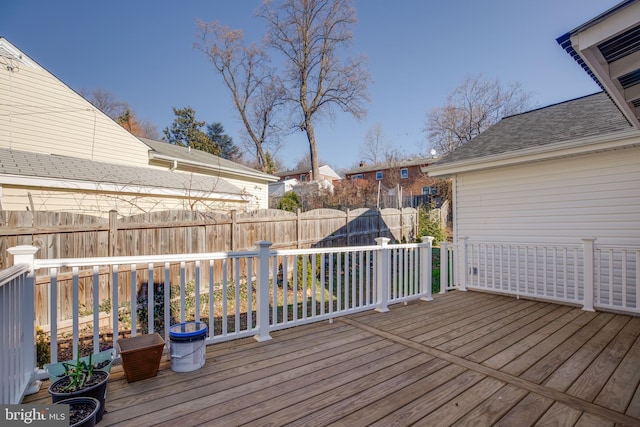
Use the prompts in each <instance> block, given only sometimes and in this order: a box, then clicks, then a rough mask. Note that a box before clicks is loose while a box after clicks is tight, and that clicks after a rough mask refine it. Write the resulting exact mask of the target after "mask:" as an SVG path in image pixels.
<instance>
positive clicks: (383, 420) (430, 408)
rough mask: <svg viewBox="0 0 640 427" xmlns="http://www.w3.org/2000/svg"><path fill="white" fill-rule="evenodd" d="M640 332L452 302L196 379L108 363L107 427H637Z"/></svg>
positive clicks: (314, 338)
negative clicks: (136, 375)
mask: <svg viewBox="0 0 640 427" xmlns="http://www.w3.org/2000/svg"><path fill="white" fill-rule="evenodd" d="M639 336H640V318H639V317H632V316H627V315H617V314H612V313H604V312H595V313H592V312H585V311H582V310H580V309H579V308H573V307H568V306H562V305H556V304H549V303H544V302H536V301H529V300H523V299H520V300H518V299H515V298H512V297H504V296H498V295H491V294H484V293H478V292H449V293H447V294H446V295H437V296H436V297H435V299H434V301H432V302H414V303H410V304H408V305H406V306H404V305H397V306H392V308H391V311H390V312H388V313H377V312H366V313H361V314H358V315H353V316H349V317H346V318H341V319H336V320H335V321H334V322H333V323H329V322H320V323H316V324H311V325H307V326H300V327H296V328H292V329H288V330H283V331H279V332H276V333H274V334H273V340H271V341H267V342H263V343H258V342H256V341H254V340H253V339H244V340H237V341H233V342H228V343H222V344H217V345H212V346H209V347H208V350H207V363H206V365H205V366H204V367H203V368H201V369H199V370H197V371H194V372H189V373H174V372H172V371H171V369H169V368H170V366H169V363H168V362H164V363H163V368H164V369H162V370H161V371H160V373H159V374H158V376H157V377H156V378H152V379H148V380H144V381H139V382H136V383H132V384H128V383H127V382H126V381H125V380H124V377H123V373H122V371H121V369H118V367H114V370H113V374H112V379H111V381H110V383H109V386H108V394H107V402H106V410H107V413H106V414H105V416H104V418H103V420H102V422H101V423H100V424H99V425H100V426H103V427H104V426H107V425H131V426H151V425H167V426H169V425H170V426H174V427H177V426H180V427H183V426H191V425H200V424H203V425H214V426H218V425H219V426H235V425H256V426H265V425H308V426H321V425H331V424H333V425H345V426H357V425H367V426H368V425H379V426H393V425H402V426H404V425H414V424H415V425H425V426H435V425H452V424H453V425H478V426H484V425H504V426H527V425H553V426H560V425H566V426H572V425H576V426H613V425H640V390H639V389H638V384H639V383H640V338H639ZM45 385H46V386H48V383H47V384H45ZM37 399H40V400H41V401H43V402H48V401H49V399H48V395H47V392H46V390H44V391H41V392H40V393H39V394H38V395H34V396H30V397H29V399H28V400H29V401H38V400H37Z"/></svg>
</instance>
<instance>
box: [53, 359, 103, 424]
mask: <svg viewBox="0 0 640 427" xmlns="http://www.w3.org/2000/svg"><path fill="white" fill-rule="evenodd" d="M93 375H97V376H99V377H102V379H101V381H100V382H99V383H98V384H95V385H92V386H90V387H86V388H82V389H80V390H77V391H72V392H58V391H54V390H55V389H56V388H58V387H59V386H60V385H62V384H66V383H67V382H68V381H69V378H68V377H62V378H60V379H59V380H58V381H56V382H54V383H53V384H51V385H50V386H49V394H50V395H51V399H52V400H53V403H58V402H60V401H62V400H65V399H69V398H72V397H93V398H95V399H97V400H98V402H99V403H100V407H99V408H98V412H97V414H96V423H99V422H100V420H102V415H103V414H104V401H105V399H106V398H107V381H108V380H109V373H108V372H106V371H100V370H98V371H93Z"/></svg>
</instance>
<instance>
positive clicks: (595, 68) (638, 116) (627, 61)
mask: <svg viewBox="0 0 640 427" xmlns="http://www.w3.org/2000/svg"><path fill="white" fill-rule="evenodd" d="M639 16H640V2H638V1H637V0H627V1H624V2H622V3H620V4H618V5H616V6H615V7H613V8H611V9H609V10H608V11H606V12H605V13H603V14H601V15H599V16H597V17H596V18H594V19H592V20H590V21H589V22H587V23H585V24H583V25H581V26H580V27H578V28H576V29H574V30H573V31H570V32H568V33H567V34H564V35H563V36H561V37H559V38H558V39H557V42H558V44H560V45H561V46H562V48H563V49H565V50H566V51H567V53H569V55H571V56H572V57H573V58H574V59H575V61H576V62H578V64H580V66H582V68H583V69H584V70H585V71H586V72H587V74H589V75H590V76H591V77H592V78H593V79H594V81H595V82H596V83H597V84H598V85H599V86H600V87H601V88H602V89H603V90H605V91H606V92H607V93H608V94H609V96H610V97H611V99H612V100H613V102H614V103H615V104H616V105H617V106H618V108H619V109H620V111H621V112H622V113H623V114H624V116H625V117H626V118H627V120H628V121H629V123H630V124H631V125H632V126H634V127H635V128H636V129H640V107H635V106H634V103H635V104H636V105H637V104H638V102H640V85H638V84H636V85H635V86H631V87H627V89H625V88H623V87H622V84H621V83H620V82H619V81H618V79H619V78H620V77H622V76H624V75H626V74H629V73H631V72H633V71H636V72H637V71H638V70H639V68H640V51H636V52H635V53H631V54H629V55H628V56H627V57H624V58H621V59H617V60H615V61H612V62H607V60H606V59H605V57H604V56H603V54H602V52H601V50H600V46H601V45H602V43H603V42H606V41H607V40H611V39H613V38H615V37H616V36H618V35H620V34H622V33H624V32H625V31H628V30H632V29H633V28H635V27H637V26H638V23H639V20H638V17H639Z"/></svg>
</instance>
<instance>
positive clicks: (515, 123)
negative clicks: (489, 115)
mask: <svg viewBox="0 0 640 427" xmlns="http://www.w3.org/2000/svg"><path fill="white" fill-rule="evenodd" d="M629 129H632V127H631V125H630V124H629V122H628V121H627V119H626V118H625V117H624V116H623V115H622V113H621V112H620V110H619V109H618V107H616V105H615V104H614V103H613V102H612V101H611V99H610V98H609V97H608V96H607V94H605V93H604V92H599V93H595V94H592V95H587V96H584V97H581V98H577V99H573V100H570V101H565V102H561V103H558V104H553V105H550V106H547V107H543V108H539V109H537V110H532V111H529V112H526V113H521V114H517V115H514V116H509V117H505V118H504V119H502V120H501V121H500V122H498V123H497V124H495V125H493V126H491V127H490V128H489V129H487V130H486V131H484V132H483V133H481V134H480V135H478V136H477V137H475V138H474V139H473V140H471V142H469V143H467V144H465V145H463V146H461V147H459V148H458V149H457V150H455V151H453V152H451V153H449V154H448V155H447V156H445V157H443V158H442V159H440V160H439V161H437V162H435V163H434V164H433V166H441V165H446V164H452V163H456V162H461V161H468V160H473V159H481V158H484V157H489V156H493V155H499V154H503V153H508V152H517V151H519V150H524V149H529V148H535V147H540V146H544V145H548V144H556V143H560V142H564V141H572V140H576V139H580V138H587V137H594V136H599V135H605V134H608V133H612V132H616V131H622V130H629Z"/></svg>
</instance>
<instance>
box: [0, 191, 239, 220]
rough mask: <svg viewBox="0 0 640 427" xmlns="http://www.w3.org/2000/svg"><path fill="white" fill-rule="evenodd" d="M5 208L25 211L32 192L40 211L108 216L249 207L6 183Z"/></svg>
mask: <svg viewBox="0 0 640 427" xmlns="http://www.w3.org/2000/svg"><path fill="white" fill-rule="evenodd" d="M0 191H1V193H0V194H1V195H2V209H4V210H8V211H10V210H15V211H24V210H27V208H29V209H31V208H30V207H29V204H30V202H29V197H28V195H27V192H29V193H30V194H31V198H32V200H33V207H34V209H35V210H36V211H63V212H75V213H82V214H88V215H95V216H102V217H108V216H109V210H111V209H115V210H117V211H118V213H120V214H121V215H125V216H128V215H136V214H140V213H144V212H150V211H162V210H171V209H177V210H191V209H195V210H215V211H225V212H226V211H228V210H232V209H235V210H238V211H240V212H243V211H244V210H246V209H247V207H248V206H247V205H248V204H247V203H234V202H220V201H210V200H209V201H207V200H202V201H197V202H195V203H193V202H194V200H189V199H184V198H178V197H174V198H170V197H161V196H153V195H151V196H145V195H141V194H125V193H120V194H115V193H97V192H80V191H67V190H60V191H57V190H50V189H48V190H42V189H37V188H26V187H13V186H6V185H5V186H2V188H0Z"/></svg>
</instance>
